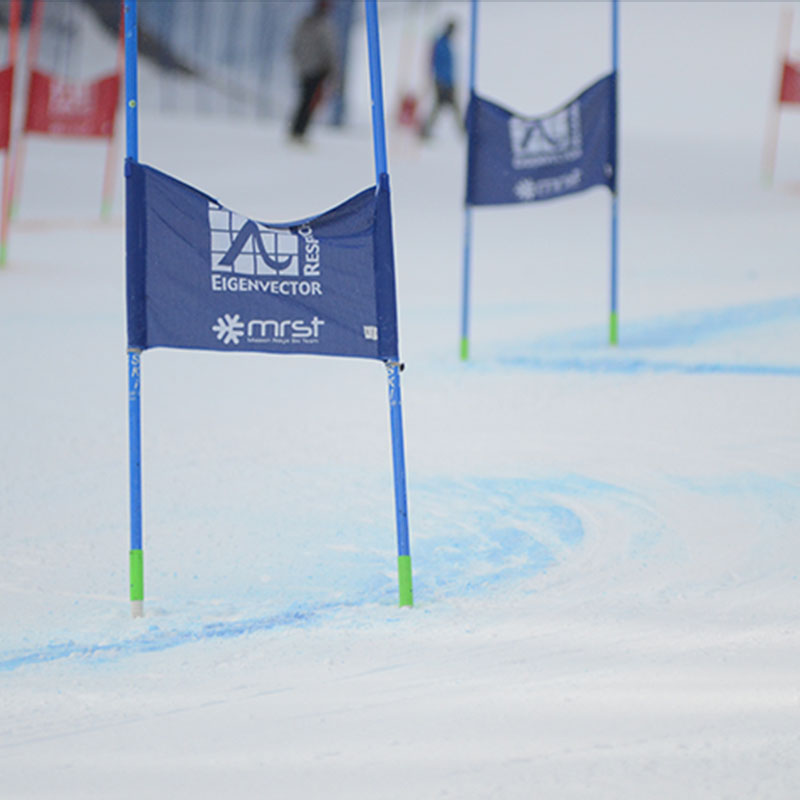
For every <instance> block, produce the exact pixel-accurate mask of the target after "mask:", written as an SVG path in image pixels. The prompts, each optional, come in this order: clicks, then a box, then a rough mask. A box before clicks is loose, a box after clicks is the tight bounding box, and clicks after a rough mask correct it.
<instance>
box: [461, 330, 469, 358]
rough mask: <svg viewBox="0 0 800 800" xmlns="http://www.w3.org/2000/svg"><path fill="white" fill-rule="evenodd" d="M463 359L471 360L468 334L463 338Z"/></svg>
mask: <svg viewBox="0 0 800 800" xmlns="http://www.w3.org/2000/svg"><path fill="white" fill-rule="evenodd" d="M461 360H462V361H467V360H469V339H467V337H466V336H464V337H462V339H461Z"/></svg>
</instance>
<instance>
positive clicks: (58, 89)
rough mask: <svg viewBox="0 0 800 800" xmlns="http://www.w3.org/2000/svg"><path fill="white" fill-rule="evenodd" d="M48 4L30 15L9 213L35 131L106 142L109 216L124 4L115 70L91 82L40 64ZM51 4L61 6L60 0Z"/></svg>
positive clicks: (104, 207)
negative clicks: (78, 79) (72, 78)
mask: <svg viewBox="0 0 800 800" xmlns="http://www.w3.org/2000/svg"><path fill="white" fill-rule="evenodd" d="M47 5H48V4H47V3H46V0H34V2H33V8H32V13H31V21H30V27H29V35H28V46H27V56H26V65H27V68H26V81H27V88H26V90H25V91H26V99H25V108H24V118H23V124H22V131H21V135H20V137H19V143H18V146H17V147H16V148H15V154H14V169H13V182H12V186H11V193H12V198H11V205H12V208H11V213H12V215H13V214H14V212H15V208H16V205H17V198H18V197H19V193H20V191H21V190H22V177H23V171H24V166H25V149H26V148H25V139H26V137H27V136H30V135H32V134H33V135H37V136H52V137H71V138H80V139H98V140H101V141H102V140H105V141H106V142H107V148H106V164H105V175H104V178H103V187H102V199H101V206H100V214H101V217H103V218H104V219H107V218H108V217H109V215H110V213H111V205H112V200H113V196H114V177H115V175H116V169H117V167H116V164H117V155H116V137H115V128H116V125H115V122H116V117H117V111H118V109H119V101H120V95H121V88H122V71H123V52H124V39H123V25H122V14H123V10H124V6H123V4H122V2H121V3H120V26H119V31H120V33H119V47H118V56H117V63H116V65H115V67H114V70H113V71H112V72H109V73H106V74H104V75H101V76H100V77H96V78H93V79H91V80H80V81H76V80H71V79H69V78H68V77H67V76H66V75H59V74H55V73H52V72H45V71H44V70H43V69H40V68H38V67H37V62H38V58H39V48H40V43H41V37H42V28H43V25H44V16H45V11H46V7H47ZM50 5H53V7H54V8H60V7H61V3H60V2H59V3H56V4H52V3H51V4H50ZM70 8H71V7H70Z"/></svg>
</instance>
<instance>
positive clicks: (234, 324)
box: [211, 314, 244, 344]
mask: <svg viewBox="0 0 800 800" xmlns="http://www.w3.org/2000/svg"><path fill="white" fill-rule="evenodd" d="M211 330H212V331H214V333H216V334H217V339H221V340H222V342H223V344H239V339H241V338H242V336H244V322H242V321H241V319H239V315H238V314H233V315H231V314H226V315H225V316H224V317H217V324H216V325H212V326H211Z"/></svg>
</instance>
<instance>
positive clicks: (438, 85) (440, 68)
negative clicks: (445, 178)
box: [420, 20, 464, 139]
mask: <svg viewBox="0 0 800 800" xmlns="http://www.w3.org/2000/svg"><path fill="white" fill-rule="evenodd" d="M455 30H456V23H455V21H454V20H451V21H450V22H448V23H447V25H445V28H444V30H443V31H442V33H441V34H440V35H439V36H438V37H437V39H436V41H434V43H433V51H432V52H431V72H432V76H433V83H434V89H435V91H436V98H435V100H434V103H433V108H432V109H431V113H430V114H429V115H428V119H427V120H426V121H425V124H424V125H423V126H422V130H421V131H420V133H421V135H422V138H423V139H427V138H428V137H429V136H430V135H431V132H432V130H433V125H434V123H435V122H436V118H437V117H438V116H439V112H440V111H441V109H442V108H444V107H445V106H450V108H452V109H453V113H454V114H455V115H456V119H457V121H458V125H459V127H462V128H463V126H464V120H463V119H462V118H461V110H460V109H459V106H458V100H457V99H456V81H455V64H454V61H453V41H452V40H453V34H454V33H455Z"/></svg>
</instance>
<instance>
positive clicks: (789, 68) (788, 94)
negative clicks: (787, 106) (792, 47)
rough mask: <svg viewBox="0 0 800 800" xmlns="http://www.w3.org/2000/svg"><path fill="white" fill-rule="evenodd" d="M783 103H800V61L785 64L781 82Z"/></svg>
mask: <svg viewBox="0 0 800 800" xmlns="http://www.w3.org/2000/svg"><path fill="white" fill-rule="evenodd" d="M779 102H781V103H800V61H795V62H791V61H784V62H783V79H782V80H781V94H780V98H779Z"/></svg>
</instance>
